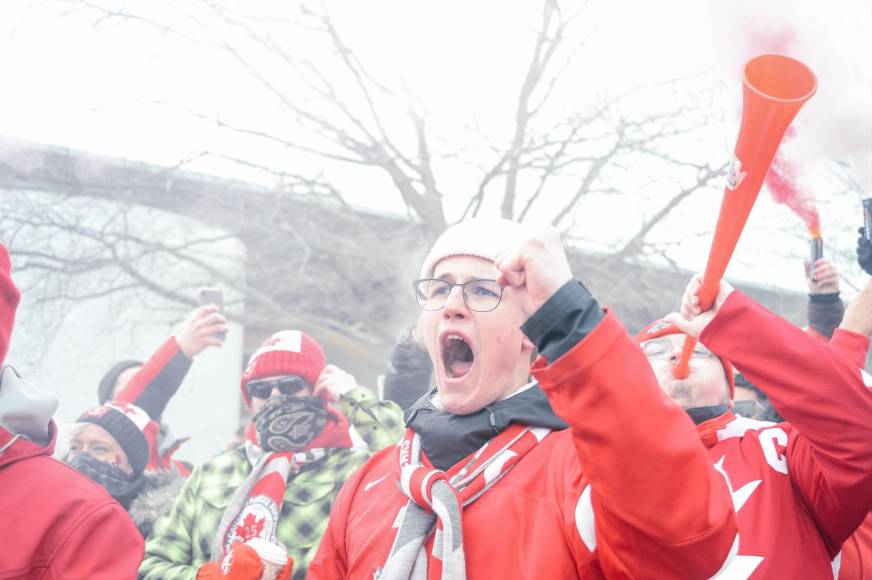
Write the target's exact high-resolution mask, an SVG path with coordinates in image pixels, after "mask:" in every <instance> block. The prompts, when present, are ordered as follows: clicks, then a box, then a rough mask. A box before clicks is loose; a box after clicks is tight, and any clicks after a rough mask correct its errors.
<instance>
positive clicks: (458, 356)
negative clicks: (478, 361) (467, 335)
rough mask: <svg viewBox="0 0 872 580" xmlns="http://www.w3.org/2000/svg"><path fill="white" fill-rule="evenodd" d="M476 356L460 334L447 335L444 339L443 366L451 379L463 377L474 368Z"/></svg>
mask: <svg viewBox="0 0 872 580" xmlns="http://www.w3.org/2000/svg"><path fill="white" fill-rule="evenodd" d="M473 361H475V355H474V354H472V347H470V346H469V343H467V342H466V340H465V339H464V338H463V337H461V336H460V335H458V334H447V335H445V336H444V337H443V338H442V364H443V366H444V367H445V374H446V375H447V376H448V378H449V379H458V378H460V377H463V376H464V375H466V374H467V373H468V372H469V369H471V368H472V363H473Z"/></svg>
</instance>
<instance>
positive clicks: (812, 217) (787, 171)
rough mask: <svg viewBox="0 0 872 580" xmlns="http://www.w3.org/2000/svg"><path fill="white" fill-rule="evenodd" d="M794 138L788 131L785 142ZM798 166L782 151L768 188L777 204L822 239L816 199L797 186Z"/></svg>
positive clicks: (772, 168)
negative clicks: (786, 208)
mask: <svg viewBox="0 0 872 580" xmlns="http://www.w3.org/2000/svg"><path fill="white" fill-rule="evenodd" d="M791 136H793V131H792V130H791V129H788V130H787V134H786V135H785V137H784V138H785V140H787V139H788V138H790V137H791ZM797 173H798V172H797V170H796V166H795V165H794V164H793V163H792V162H790V161H788V160H787V159H786V158H785V157H784V154H783V153H782V151H781V150H779V151H778V153H777V154H776V155H775V160H774V161H773V162H772V167H770V168H769V173H767V174H766V186H767V187H768V188H769V192H770V193H771V194H772V199H774V200H775V202H776V203H783V204H784V205H786V206H787V207H789V208H790V209H791V210H793V211H794V213H796V215H798V216H799V217H800V218H801V219H802V221H804V222H805V225H806V227H807V228H808V232H809V233H810V234H811V237H813V238H819V237H821V218H820V215H819V214H818V210H817V208H816V207H815V206H814V199H813V198H812V197H811V196H810V195H808V194H805V193H802V192H800V191H799V188H798V187H797V185H796V178H797Z"/></svg>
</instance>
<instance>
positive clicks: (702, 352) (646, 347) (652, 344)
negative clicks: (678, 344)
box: [642, 336, 712, 358]
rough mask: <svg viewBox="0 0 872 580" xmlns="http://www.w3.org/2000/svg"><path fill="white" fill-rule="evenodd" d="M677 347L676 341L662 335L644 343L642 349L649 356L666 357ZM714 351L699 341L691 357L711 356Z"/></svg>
mask: <svg viewBox="0 0 872 580" xmlns="http://www.w3.org/2000/svg"><path fill="white" fill-rule="evenodd" d="M674 349H675V343H674V342H673V341H672V339H671V338H669V337H666V336H664V337H660V338H655V339H653V340H648V341H646V342H643V343H642V351H643V352H644V353H645V356H647V357H648V358H665V357H667V356H669V353H671V352H672V351H673V350H674ZM710 356H712V351H710V350H709V349H707V348H706V347H704V346H703V345H702V343H701V342H697V343H696V346H694V347H693V352H692V353H691V355H690V358H709V357H710Z"/></svg>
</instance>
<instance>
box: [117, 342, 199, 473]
mask: <svg viewBox="0 0 872 580" xmlns="http://www.w3.org/2000/svg"><path fill="white" fill-rule="evenodd" d="M190 368H191V360H190V359H189V358H188V357H186V356H185V353H183V352H182V349H181V347H180V346H179V343H178V341H176V339H175V337H173V336H171V337H169V338H168V339H167V340H166V341H165V342H164V343H163V344H162V345H160V347H159V348H158V349H157V350H156V351H155V352H154V354H152V355H151V358H149V359H148V360H147V361H146V362H145V364H144V365H142V367H140V369H139V370H138V371H136V374H134V375H133V376H132V377H130V380H129V381H128V382H127V384H126V385H125V386H124V388H123V389H121V391H119V392H118V394H117V395H116V396H115V400H117V401H123V402H126V403H133V404H134V405H136V406H137V407H140V408H141V409H143V410H144V411H145V412H146V413H148V416H149V417H151V419H152V420H154V421H155V422H157V423H160V421H161V417H162V415H163V411H164V409H165V408H166V406H167V403H169V401H170V399H171V398H172V397H173V395H175V394H176V391H178V389H179V386H180V385H181V384H182V380H184V378H185V375H186V374H187V373H188V370H189V369H190ZM146 439H147V440H148V447H149V453H148V455H149V457H148V465H147V466H146V469H147V470H149V471H155V470H156V471H171V470H173V469H175V470H177V471H178V472H179V473H181V474H182V475H183V476H185V477H187V476H188V475H190V474H191V471H190V470H189V469H188V467H187V466H186V465H185V464H184V463H182V462H181V461H178V460H176V459H173V454H174V453H175V452H176V450H178V448H179V447H180V446H181V444H182V443H184V442H185V441H187V437H185V438H183V439H177V440H175V441H174V442H172V443H171V444H170V445H161V443H164V442H162V441H158V439H157V438H155V437H148V436H146Z"/></svg>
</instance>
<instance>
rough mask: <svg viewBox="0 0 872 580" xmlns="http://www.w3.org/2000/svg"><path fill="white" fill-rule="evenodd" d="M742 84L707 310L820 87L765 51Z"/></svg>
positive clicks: (705, 290)
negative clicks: (797, 121)
mask: <svg viewBox="0 0 872 580" xmlns="http://www.w3.org/2000/svg"><path fill="white" fill-rule="evenodd" d="M742 85H743V98H742V124H741V126H740V128H739V137H738V139H737V140H736V149H735V153H734V154H733V162H732V163H731V165H730V169H729V172H728V173H727V186H726V187H725V188H724V198H723V200H722V201H721V210H720V213H719V214H718V222H717V226H716V227H715V235H714V238H713V239H712V245H711V249H710V250H709V256H708V262H707V263H706V267H705V272H704V274H703V276H702V286H701V287H700V289H699V305H700V308H702V309H703V310H708V309H709V308H711V307H712V304H713V303H714V300H715V297H716V296H717V293H718V287H719V286H720V283H721V278H723V277H724V271H725V270H726V269H727V264H728V263H729V261H730V258H731V257H732V255H733V250H734V249H735V248H736V243H738V241H739V236H740V235H741V234H742V230H743V229H744V227H745V222H747V221H748V215H749V214H750V213H751V208H752V207H753V206H754V201H756V199H757V194H758V193H760V187H761V186H762V185H763V179H764V178H765V177H766V172H767V171H769V166H770V165H771V164H772V159H773V157H775V152H776V151H777V150H778V145H779V143H781V138H782V137H784V132H785V131H786V130H787V127H788V126H789V125H790V122H791V121H793V118H794V117H795V116H796V114H797V113H798V112H799V109H800V108H801V107H802V105H803V104H804V103H805V102H806V101H807V100H808V99H809V98H811V96H812V95H813V94H814V93H815V90H817V80H816V79H815V76H814V73H813V72H811V69H809V68H808V67H807V66H805V65H804V64H802V63H801V62H799V61H798V60H795V59H792V58H789V57H786V56H782V55H780V54H764V55H761V56H757V57H754V58H752V59H751V60H749V61H748V62H747V63H746V64H745V74H744V77H743V79H742ZM695 345H696V340H695V339H693V338H690V337H687V339H686V340H685V341H684V349H683V350H682V352H681V359H680V360H679V361H678V363H677V364H676V365H675V367H674V368H673V370H672V374H673V376H675V377H676V378H680V379H683V378H686V377H687V375H688V374H689V373H690V364H689V363H690V355H691V353H693V347H694V346H695Z"/></svg>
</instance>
